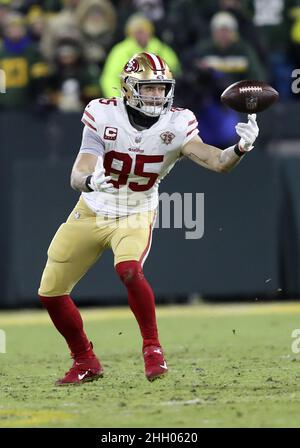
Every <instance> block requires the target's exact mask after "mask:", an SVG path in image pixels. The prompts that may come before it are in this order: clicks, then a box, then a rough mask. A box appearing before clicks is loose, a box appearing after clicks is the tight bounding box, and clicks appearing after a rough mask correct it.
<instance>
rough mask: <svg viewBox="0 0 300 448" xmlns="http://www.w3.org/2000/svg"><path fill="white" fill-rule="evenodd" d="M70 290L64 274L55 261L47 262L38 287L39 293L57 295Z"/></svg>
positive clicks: (46, 295)
mask: <svg viewBox="0 0 300 448" xmlns="http://www.w3.org/2000/svg"><path fill="white" fill-rule="evenodd" d="M69 292H70V288H69V285H68V284H66V281H65V279H64V276H63V274H62V273H61V272H60V270H59V269H57V266H56V264H55V263H49V262H48V263H47V265H46V267H45V269H44V272H43V275H42V278H41V284H40V287H39V289H38V295H39V296H42V297H56V296H61V295H64V294H68V293H69Z"/></svg>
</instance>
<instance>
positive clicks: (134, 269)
mask: <svg viewBox="0 0 300 448" xmlns="http://www.w3.org/2000/svg"><path fill="white" fill-rule="evenodd" d="M115 269H116V271H117V273H118V274H119V277H120V279H121V280H122V282H123V283H124V284H130V283H133V282H135V281H136V280H141V279H143V278H144V274H143V269H142V266H141V263H140V262H139V261H122V262H121V263H118V264H117V265H116V266H115Z"/></svg>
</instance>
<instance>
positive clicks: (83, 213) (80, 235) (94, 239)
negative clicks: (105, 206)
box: [39, 198, 155, 297]
mask: <svg viewBox="0 0 300 448" xmlns="http://www.w3.org/2000/svg"><path fill="white" fill-rule="evenodd" d="M154 220H155V210H152V211H149V212H144V213H137V214H134V215H130V216H127V217H122V218H107V217H104V216H99V215H98V216H97V215H96V214H95V213H94V212H93V211H92V210H91V209H90V208H89V207H88V206H87V205H86V203H85V202H84V200H83V199H82V198H80V200H79V201H78V203H77V204H76V206H75V208H74V210H73V211H72V212H71V214H70V216H69V217H68V219H67V221H66V222H65V223H64V224H62V225H61V226H60V228H59V229H58V231H57V232H56V234H55V236H54V238H53V240H52V242H51V244H50V246H49V249H48V260H47V264H46V267H45V269H44V272H43V275H42V279H41V285H40V288H39V294H40V295H42V296H46V297H53V296H60V295H64V294H69V293H70V292H71V291H72V289H73V288H74V286H75V285H76V284H77V283H78V281H79V280H80V279H81V278H82V277H83V276H84V274H85V273H86V272H87V271H88V270H89V268H90V267H91V266H92V265H93V264H94V263H95V262H96V261H97V260H98V259H99V257H100V256H101V254H102V253H103V251H104V250H105V249H108V248H111V249H112V251H113V253H114V265H116V264H118V263H120V262H121V261H130V260H136V261H139V262H140V263H141V264H143V263H144V261H145V259H146V257H147V255H148V253H149V250H150V245H151V239H152V228H153V225H154Z"/></svg>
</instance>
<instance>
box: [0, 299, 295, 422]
mask: <svg viewBox="0 0 300 448" xmlns="http://www.w3.org/2000/svg"><path fill="white" fill-rule="evenodd" d="M82 314H83V317H84V321H85V328H86V330H87V333H88V335H89V337H90V339H91V340H92V341H93V343H94V346H95V351H96V353H97V354H98V355H99V357H100V359H101V362H102V363H103V366H104V369H105V376H104V378H103V379H100V380H99V381H97V382H93V383H87V384H85V385H81V386H68V387H60V388H58V387H54V382H55V380H56V378H58V377H60V376H61V375H62V374H63V373H64V372H65V371H66V370H68V369H69V367H70V366H71V360H70V358H69V354H68V352H67V350H66V346H65V343H64V340H63V339H62V337H61V336H60V335H59V334H58V333H57V332H56V330H55V329H54V327H53V326H52V324H50V322H49V318H48V315H47V314H46V312H44V311H21V312H0V329H2V330H4V331H5V333H6V351H7V353H5V354H3V353H0V427H98V428H105V427H112V428H113V427H115V428H118V427H119V428H122V427H123V428H131V427H143V428H155V427H182V428H184V427H197V428H202V427H299V426H300V415H299V408H300V353H299V354H297V353H293V351H292V348H291V345H292V342H293V338H292V337H291V334H292V332H293V330H295V329H297V328H300V303H296V302H295V303H285V304H282V303H271V304H259V303H257V304H244V305H206V304H200V305H190V306H168V307H158V310H157V315H158V323H159V328H160V338H161V342H162V345H163V347H164V350H165V354H166V359H167V362H168V366H169V374H168V375H167V376H166V377H165V378H163V379H161V380H157V381H155V382H153V383H149V382H148V381H147V380H146V379H145V377H144V371H143V368H144V366H143V361H142V356H141V341H140V336H139V332H138V328H137V324H136V322H135V320H134V318H133V317H132V315H131V312H130V310H128V309H127V308H114V309H107V308H106V309H101V308H97V309H88V310H83V312H82ZM296 345H297V344H296ZM299 347H300V344H299Z"/></svg>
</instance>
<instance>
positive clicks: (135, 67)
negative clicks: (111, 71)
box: [124, 59, 139, 73]
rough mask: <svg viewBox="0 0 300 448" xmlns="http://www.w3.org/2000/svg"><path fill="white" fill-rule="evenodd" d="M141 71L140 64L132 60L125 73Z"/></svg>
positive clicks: (125, 68) (126, 66)
mask: <svg viewBox="0 0 300 448" xmlns="http://www.w3.org/2000/svg"><path fill="white" fill-rule="evenodd" d="M138 69H139V63H138V61H137V60H136V59H130V61H128V62H127V64H126V65H125V67H124V72H126V73H132V72H137V71H138Z"/></svg>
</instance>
